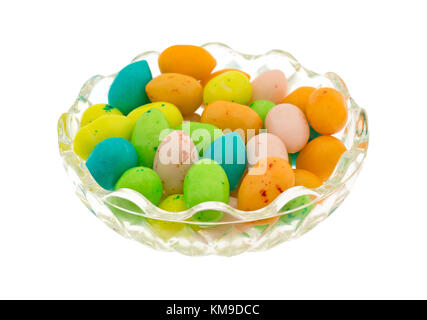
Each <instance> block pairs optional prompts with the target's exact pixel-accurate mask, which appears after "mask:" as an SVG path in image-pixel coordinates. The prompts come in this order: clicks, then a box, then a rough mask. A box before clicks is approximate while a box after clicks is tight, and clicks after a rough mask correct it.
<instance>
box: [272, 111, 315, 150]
mask: <svg viewBox="0 0 427 320" xmlns="http://www.w3.org/2000/svg"><path fill="white" fill-rule="evenodd" d="M265 127H266V128H267V130H268V132H270V133H273V134H275V135H276V136H278V137H279V138H280V139H281V140H282V141H283V143H284V144H285V146H286V149H287V150H288V152H290V153H294V152H298V151H300V150H301V149H302V148H304V146H305V145H306V144H307V141H308V138H309V135H310V129H309V127H308V123H307V120H306V118H305V116H304V113H303V112H302V111H301V110H300V109H299V108H298V107H295V106H294V105H292V104H278V105H277V106H275V107H274V108H273V109H271V110H270V112H269V113H268V114H267V117H266V118H265Z"/></svg>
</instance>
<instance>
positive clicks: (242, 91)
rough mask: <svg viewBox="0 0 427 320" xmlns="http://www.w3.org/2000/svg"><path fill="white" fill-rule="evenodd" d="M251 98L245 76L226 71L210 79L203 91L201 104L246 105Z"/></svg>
mask: <svg viewBox="0 0 427 320" xmlns="http://www.w3.org/2000/svg"><path fill="white" fill-rule="evenodd" d="M251 98H252V86H251V83H250V81H249V79H248V77H247V76H245V75H244V74H243V73H242V72H239V71H228V72H225V73H222V74H220V75H218V76H216V77H215V78H212V79H211V80H210V81H209V82H208V83H207V84H206V86H205V88H204V90H203V103H204V105H205V106H208V105H209V104H210V103H212V102H215V101H220V100H221V101H230V102H235V103H239V104H243V105H248V104H249V102H250V101H251Z"/></svg>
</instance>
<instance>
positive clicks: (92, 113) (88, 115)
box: [80, 103, 123, 127]
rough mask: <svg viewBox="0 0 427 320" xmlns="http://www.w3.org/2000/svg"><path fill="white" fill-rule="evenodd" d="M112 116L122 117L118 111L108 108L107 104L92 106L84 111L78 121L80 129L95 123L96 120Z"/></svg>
mask: <svg viewBox="0 0 427 320" xmlns="http://www.w3.org/2000/svg"><path fill="white" fill-rule="evenodd" d="M112 114H118V115H123V114H122V113H121V112H120V110H119V109H117V108H114V107H112V106H110V105H109V104H104V103H101V104H94V105H91V106H90V107H89V108H87V109H86V110H85V112H83V114H82V119H81V120H80V127H84V126H85V125H87V124H89V123H91V122H93V121H95V120H96V119H98V118H100V117H102V116H108V115H112Z"/></svg>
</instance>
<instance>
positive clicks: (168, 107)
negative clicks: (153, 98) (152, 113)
mask: <svg viewBox="0 0 427 320" xmlns="http://www.w3.org/2000/svg"><path fill="white" fill-rule="evenodd" d="M150 109H157V110H160V111H161V112H162V113H163V115H164V116H165V117H166V120H168V123H169V126H170V127H171V128H175V127H177V126H179V125H180V124H181V123H182V120H183V118H182V114H181V112H180V111H179V109H178V108H177V107H175V106H174V105H173V104H172V103H169V102H153V103H149V104H146V105H143V106H141V107H138V108H136V109H134V110H133V111H132V112H131V113H129V114H128V118H129V119H131V120H132V121H133V122H134V123H136V120H138V119H139V117H140V116H141V115H142V114H143V113H145V112H146V111H148V110H150Z"/></svg>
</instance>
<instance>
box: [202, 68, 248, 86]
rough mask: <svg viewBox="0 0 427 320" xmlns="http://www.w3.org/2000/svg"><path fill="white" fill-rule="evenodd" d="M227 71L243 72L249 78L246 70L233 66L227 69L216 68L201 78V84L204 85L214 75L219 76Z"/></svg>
mask: <svg viewBox="0 0 427 320" xmlns="http://www.w3.org/2000/svg"><path fill="white" fill-rule="evenodd" d="M228 71H237V72H241V73H243V74H244V75H245V76H246V77H247V78H248V79H249V80H250V79H251V76H250V75H249V74H247V73H246V72H244V71H242V70H239V69H233V68H228V69H222V70H218V71H215V72H214V73H211V74H210V75H208V76H207V77H206V78H203V79H202V81H201V83H202V86H206V84H207V83H208V82H209V81H210V80H211V79H213V78H215V77H216V76H219V75H220V74H223V73H226V72H228Z"/></svg>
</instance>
